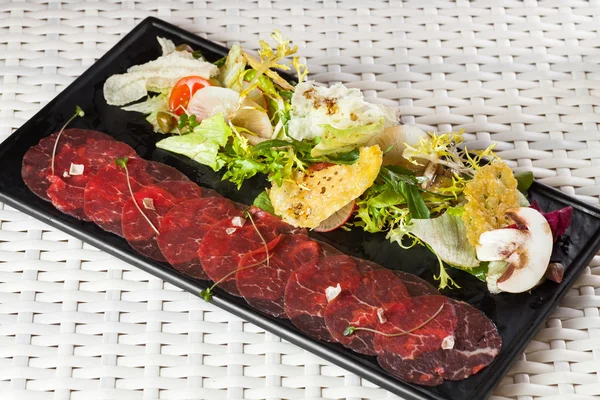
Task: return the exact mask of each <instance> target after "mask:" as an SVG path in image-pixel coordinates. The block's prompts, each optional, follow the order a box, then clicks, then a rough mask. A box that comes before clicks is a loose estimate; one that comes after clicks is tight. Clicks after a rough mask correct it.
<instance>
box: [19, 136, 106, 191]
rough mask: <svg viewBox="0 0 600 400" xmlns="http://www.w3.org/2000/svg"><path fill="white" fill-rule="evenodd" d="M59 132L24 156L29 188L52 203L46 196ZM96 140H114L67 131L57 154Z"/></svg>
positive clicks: (58, 145) (22, 174) (22, 168)
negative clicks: (53, 152)
mask: <svg viewBox="0 0 600 400" xmlns="http://www.w3.org/2000/svg"><path fill="white" fill-rule="evenodd" d="M58 133H59V132H54V133H53V134H51V135H50V136H47V137H45V138H43V139H42V140H40V142H39V143H38V144H36V145H35V146H33V147H31V148H30V149H29V150H27V152H26V153H25V155H24V156H23V163H22V164H21V176H22V178H23V181H24V182H25V184H26V185H27V187H28V188H29V189H30V190H31V191H32V192H33V193H35V194H36V195H37V196H39V197H40V198H42V199H44V200H47V201H50V198H49V197H48V195H47V194H46V191H47V190H48V187H49V186H50V181H49V180H48V176H49V175H50V174H51V168H52V151H53V150H54V144H55V142H56V138H57V136H58ZM96 140H113V138H112V137H110V136H108V135H107V134H105V133H102V132H98V131H93V130H88V129H76V128H73V129H65V130H64V131H63V133H62V135H61V136H60V138H59V140H58V143H57V144H56V154H59V153H60V152H62V151H63V150H65V149H69V148H72V147H75V146H79V145H82V144H85V143H91V142H93V141H96Z"/></svg>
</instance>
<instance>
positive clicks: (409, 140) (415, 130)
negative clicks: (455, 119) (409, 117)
mask: <svg viewBox="0 0 600 400" xmlns="http://www.w3.org/2000/svg"><path fill="white" fill-rule="evenodd" d="M427 137H429V136H428V135H427V133H426V132H424V131H422V130H421V129H420V128H419V127H417V126H416V125H397V126H392V127H389V128H386V129H384V131H383V132H382V133H380V134H379V135H376V136H374V137H373V138H371V140H369V143H368V145H369V146H371V145H374V144H377V145H379V147H380V148H381V150H383V151H386V150H388V151H387V152H386V153H385V154H384V155H383V165H401V166H403V167H406V168H410V169H413V170H417V171H420V170H423V169H424V168H425V165H422V166H421V165H415V164H413V163H411V162H409V161H408V160H407V159H406V158H404V156H403V155H402V153H404V149H406V145H407V144H408V145H410V146H415V145H416V144H418V143H419V140H421V139H422V138H427Z"/></svg>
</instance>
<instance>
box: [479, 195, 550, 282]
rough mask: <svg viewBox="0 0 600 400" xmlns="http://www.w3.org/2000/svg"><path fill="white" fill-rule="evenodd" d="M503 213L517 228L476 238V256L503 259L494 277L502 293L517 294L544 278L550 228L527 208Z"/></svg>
mask: <svg viewBox="0 0 600 400" xmlns="http://www.w3.org/2000/svg"><path fill="white" fill-rule="evenodd" d="M506 216H507V217H509V218H510V219H512V220H513V221H515V223H516V224H517V226H518V227H519V229H512V228H503V229H496V230H493V231H488V232H484V233H482V234H481V236H480V237H479V245H478V246H477V248H476V250H477V258H478V259H479V260H481V261H506V262H507V263H508V266H507V268H506V270H505V271H504V273H503V274H502V276H500V277H499V278H498V280H497V287H498V289H500V290H501V291H503V292H509V293H521V292H525V291H527V290H530V289H532V288H533V287H534V286H535V285H537V283H538V282H539V281H540V279H542V277H544V274H545V273H546V269H547V268H548V263H549V261H550V256H551V254H552V246H553V242H554V240H553V237H552V230H551V229H550V225H548V221H546V218H544V216H543V215H542V214H541V213H540V212H538V211H536V210H534V209H533V208H529V207H521V208H518V209H513V210H508V211H507V213H506Z"/></svg>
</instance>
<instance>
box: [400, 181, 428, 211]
mask: <svg viewBox="0 0 600 400" xmlns="http://www.w3.org/2000/svg"><path fill="white" fill-rule="evenodd" d="M398 188H400V191H401V193H402V195H403V196H404V198H405V199H406V204H407V205H408V209H409V210H410V215H411V217H412V218H414V219H427V218H429V216H430V212H429V208H427V205H426V204H425V201H424V200H423V197H421V193H420V192H419V189H417V187H416V186H415V185H413V184H409V183H406V182H399V185H398Z"/></svg>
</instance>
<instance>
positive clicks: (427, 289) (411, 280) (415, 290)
mask: <svg viewBox="0 0 600 400" xmlns="http://www.w3.org/2000/svg"><path fill="white" fill-rule="evenodd" d="M393 272H394V274H396V276H397V277H398V278H400V279H401V280H402V282H404V285H405V286H406V289H407V290H408V293H409V294H410V295H411V296H412V297H417V296H425V295H428V294H432V295H439V294H440V292H439V291H438V290H437V289H436V288H435V287H433V285H431V283H429V282H427V281H426V280H424V279H421V278H419V277H418V276H416V275H414V274H409V273H408V272H404V271H398V270H393Z"/></svg>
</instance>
